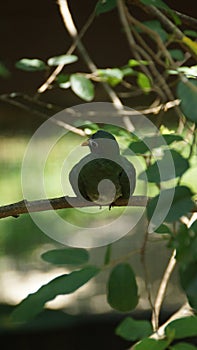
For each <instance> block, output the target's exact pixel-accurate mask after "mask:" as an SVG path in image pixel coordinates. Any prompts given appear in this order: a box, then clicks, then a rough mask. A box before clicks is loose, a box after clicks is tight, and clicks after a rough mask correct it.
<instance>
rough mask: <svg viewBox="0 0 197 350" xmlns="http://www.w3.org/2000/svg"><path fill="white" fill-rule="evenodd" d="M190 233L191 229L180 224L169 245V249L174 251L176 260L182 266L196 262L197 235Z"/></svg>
mask: <svg viewBox="0 0 197 350" xmlns="http://www.w3.org/2000/svg"><path fill="white" fill-rule="evenodd" d="M191 231H192V229H191V227H190V228H188V227H187V226H186V225H185V224H181V225H180V227H179V228H178V232H177V233H176V235H173V236H172V237H171V240H170V243H169V244H170V247H172V248H173V249H176V259H177V260H178V261H179V263H180V264H181V265H182V266H186V265H187V264H189V263H191V262H192V261H195V260H197V234H193V232H191Z"/></svg>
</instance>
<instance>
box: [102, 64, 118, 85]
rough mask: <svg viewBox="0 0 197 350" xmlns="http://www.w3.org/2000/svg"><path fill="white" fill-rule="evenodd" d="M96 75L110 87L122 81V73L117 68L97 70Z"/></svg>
mask: <svg viewBox="0 0 197 350" xmlns="http://www.w3.org/2000/svg"><path fill="white" fill-rule="evenodd" d="M97 75H98V76H99V77H101V78H103V79H104V80H105V81H106V82H107V83H108V84H110V85H112V86H116V85H117V84H119V83H120V82H121V81H122V79H123V72H122V71H121V70H120V69H119V68H107V69H98V70H97Z"/></svg>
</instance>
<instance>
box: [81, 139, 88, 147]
mask: <svg viewBox="0 0 197 350" xmlns="http://www.w3.org/2000/svg"><path fill="white" fill-rule="evenodd" d="M81 146H89V140H86V141H84V142H83V143H82V144H81Z"/></svg>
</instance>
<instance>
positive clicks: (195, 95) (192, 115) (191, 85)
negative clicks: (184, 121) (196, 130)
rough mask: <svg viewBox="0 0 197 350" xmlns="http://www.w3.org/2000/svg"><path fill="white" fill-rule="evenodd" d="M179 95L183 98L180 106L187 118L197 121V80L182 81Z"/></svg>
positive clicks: (178, 88) (178, 91) (179, 86)
mask: <svg viewBox="0 0 197 350" xmlns="http://www.w3.org/2000/svg"><path fill="white" fill-rule="evenodd" d="M177 96H178V98H179V99H180V100H181V104H180V107H181V109H182V111H183V113H184V114H185V116H186V118H188V119H189V120H191V121H193V122H195V123H197V113H196V111H197V81H196V80H194V79H190V80H187V79H185V80H184V81H180V82H179V84H178V87H177Z"/></svg>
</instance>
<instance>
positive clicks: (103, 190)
mask: <svg viewBox="0 0 197 350" xmlns="http://www.w3.org/2000/svg"><path fill="white" fill-rule="evenodd" d="M81 146H89V149H90V153H89V154H88V155H86V156H85V157H84V158H82V159H81V160H80V161H79V162H78V163H77V164H76V165H74V167H73V168H72V169H71V171H70V173H69V181H70V184H71V186H72V189H73V191H74V193H75V194H76V196H77V197H79V198H81V199H82V200H84V199H85V200H87V201H90V202H95V203H97V204H98V205H99V206H102V205H109V209H111V206H112V205H113V203H114V202H115V201H116V200H117V199H118V198H122V199H129V197H130V196H131V195H132V194H133V192H134V190H135V185H136V171H135V168H134V166H133V164H132V163H131V162H129V161H128V159H127V158H125V157H123V156H122V155H121V154H120V148H119V145H118V142H117V141H116V139H115V137H114V136H113V135H112V134H111V133H109V132H107V131H105V130H98V131H97V132H96V133H94V134H93V135H92V136H91V137H90V138H89V139H88V140H86V141H85V142H83V143H82V144H81Z"/></svg>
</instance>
